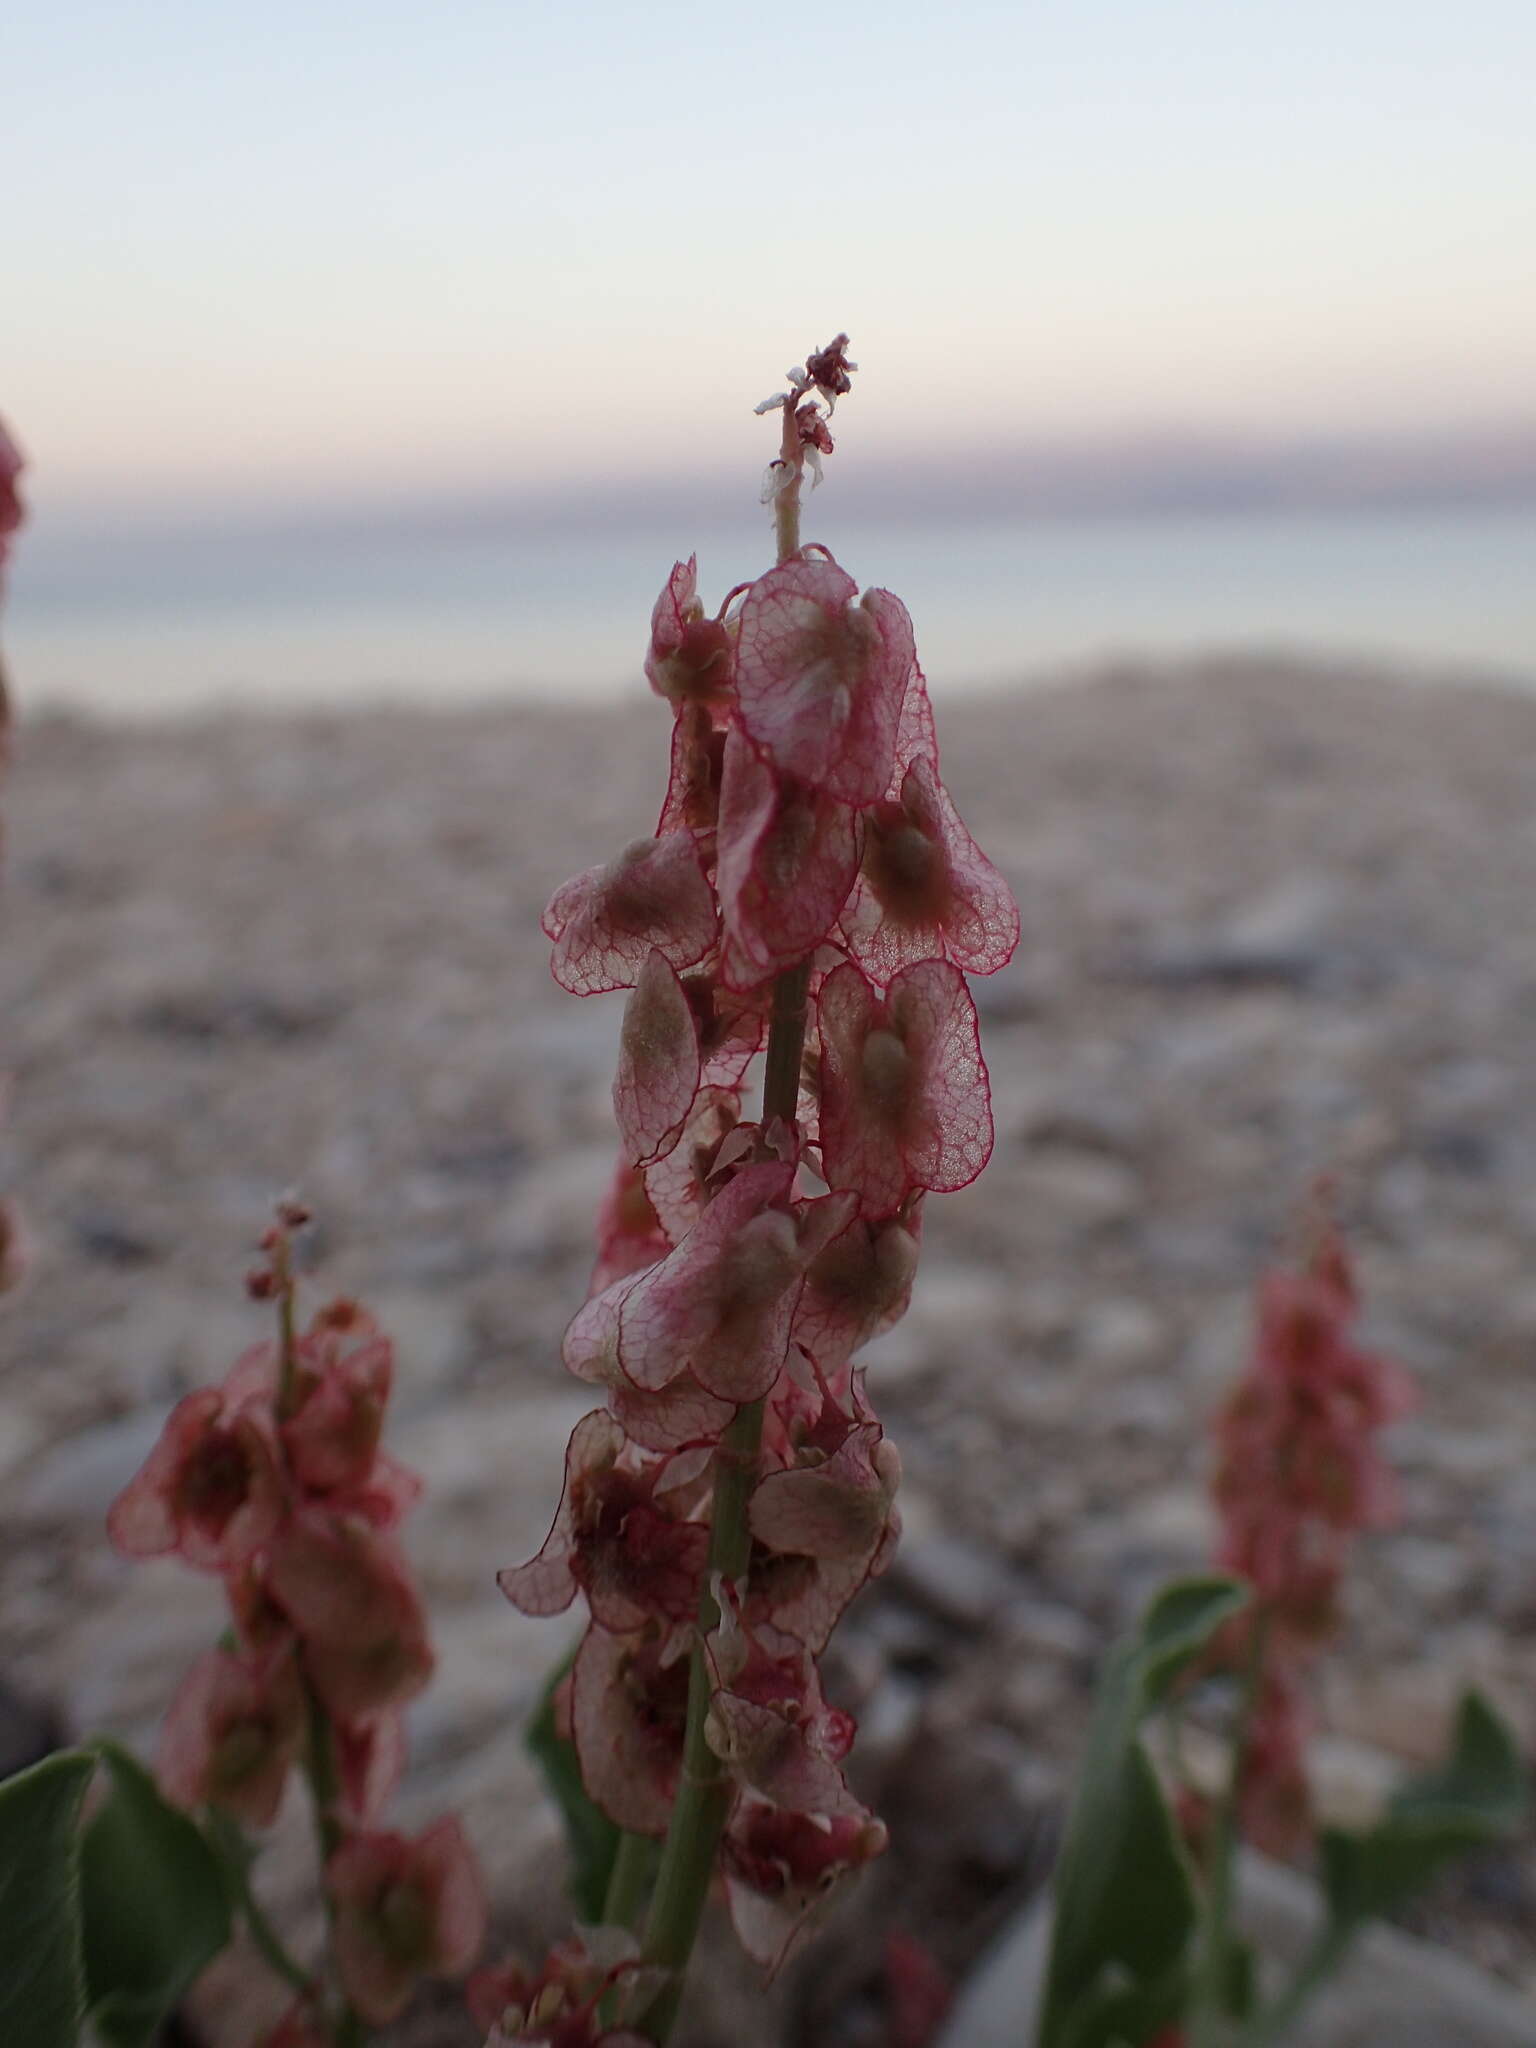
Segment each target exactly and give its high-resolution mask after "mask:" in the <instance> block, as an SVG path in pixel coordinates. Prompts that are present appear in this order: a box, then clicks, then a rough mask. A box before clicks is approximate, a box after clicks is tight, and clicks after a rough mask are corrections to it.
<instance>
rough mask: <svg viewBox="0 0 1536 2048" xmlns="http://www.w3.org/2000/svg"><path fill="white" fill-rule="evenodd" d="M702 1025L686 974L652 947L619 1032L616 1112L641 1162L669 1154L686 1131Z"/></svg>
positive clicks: (629, 1150)
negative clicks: (685, 978) (678, 970)
mask: <svg viewBox="0 0 1536 2048" xmlns="http://www.w3.org/2000/svg"><path fill="white" fill-rule="evenodd" d="M699 1081H700V1064H699V1028H698V1020H697V1018H696V1016H695V1014H694V1008H693V1004H692V1003H691V1002H690V1001H689V999H688V992H687V990H686V989H685V988H684V986H683V982H682V977H681V976H680V975H679V974H678V972H677V970H676V968H675V967H673V966H672V965H671V964H670V963H669V962H668V961H667V960H666V959H665V957H664V956H663V955H662V954H660V953H658V952H652V953H650V954H649V955H648V956H647V958H646V962H645V965H644V966H643V967H642V968H641V970H640V978H639V980H638V981H637V982H636V983H635V986H634V989H633V990H632V992H631V994H630V998H629V1001H628V1002H627V1003H626V1004H625V1005H624V1023H623V1027H622V1029H621V1031H620V1033H619V1063H618V1068H617V1071H616V1072H615V1074H614V1080H613V1113H614V1116H615V1117H616V1119H617V1120H618V1126H619V1137H620V1140H621V1142H622V1144H623V1147H624V1152H625V1156H626V1157H627V1158H629V1159H631V1160H633V1162H634V1163H635V1165H636V1166H650V1165H652V1164H653V1163H654V1162H655V1161H656V1160H658V1159H661V1158H664V1157H665V1156H666V1154H667V1153H668V1152H670V1151H671V1150H672V1147H673V1146H674V1145H675V1144H676V1143H677V1141H678V1138H679V1137H680V1136H681V1135H682V1131H683V1127H684V1125H685V1124H686V1123H687V1121H688V1116H689V1112H690V1111H691V1110H692V1108H693V1104H694V1099H695V1097H696V1096H697V1095H698V1092H699Z"/></svg>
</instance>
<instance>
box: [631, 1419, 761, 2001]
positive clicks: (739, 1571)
mask: <svg viewBox="0 0 1536 2048" xmlns="http://www.w3.org/2000/svg"><path fill="white" fill-rule="evenodd" d="M762 1434H763V1404H762V1402H761V1401H752V1402H749V1403H748V1405H747V1406H746V1407H745V1408H741V1409H738V1411H737V1413H736V1416H735V1419H734V1420H733V1421H732V1422H731V1424H730V1426H729V1428H728V1429H727V1430H726V1432H725V1435H724V1436H723V1437H722V1438H721V1441H720V1449H719V1451H718V1452H717V1453H716V1464H715V1496H714V1520H713V1527H712V1529H711V1531H710V1545H709V1570H708V1573H707V1576H706V1580H705V1587H704V1592H703V1595H702V1596H701V1598H700V1601H699V1615H698V1640H697V1641H696V1642H695V1644H694V1647H693V1654H692V1656H691V1657H690V1659H689V1664H688V1723H687V1728H686V1731H685V1733H684V1737H683V1767H682V1773H681V1777H680V1779H679V1783H678V1792H677V1799H676V1802H675V1804H674V1805H673V1808H672V1820H671V1825H670V1826H669V1828H668V1830H667V1840H666V1846H665V1847H664V1848H663V1850H662V1852H661V1868H660V1870H659V1871H658V1872H657V1874H656V1891H655V1894H654V1896H653V1897H652V1900H651V1911H650V1917H649V1918H648V1920H647V1921H646V1928H645V1945H644V1949H643V1951H642V1953H643V1956H644V1960H645V1961H646V1962H647V1963H649V1964H651V1965H652V1966H653V1967H655V1968H656V1969H660V1970H666V1971H668V1972H669V1973H670V1981H669V1982H668V1984H667V1986H666V1988H665V1989H664V1990H663V1991H662V1992H661V1993H660V1995H659V1996H658V1997H657V1999H656V2001H655V2003H654V2004H653V2005H652V2007H651V2009H650V2011H649V2012H648V2013H647V2014H646V2015H645V2018H644V2020H643V2022H642V2025H643V2026H644V2028H645V2030H646V2031H647V2032H648V2033H649V2035H650V2037H651V2039H652V2040H653V2041H656V2042H664V2041H665V2040H666V2038H667V2036H668V2034H669V2033H670V2032H671V2031H672V2023H673V2021H674V2020H675V2019H676V2018H677V2009H678V2006H679V2005H680V2004H681V2002H682V1995H683V1974H684V1972H685V1971H686V1969H687V1967H688V1958H689V1956H690V1955H691V1954H692V1953H693V1943H694V1937H695V1936H696V1935H697V1933H698V1931H699V1920H700V1917H701V1915H702V1914H703V1911H704V1901H705V1898H706V1897H707V1896H708V1892H709V1880H710V1874H711V1872H712V1871H713V1869H714V1865H715V1850H716V1848H717V1847H718V1846H719V1841H720V1836H721V1832H722V1830H723V1829H724V1827H725V1821H726V1815H727V1814H728V1813H729V1811H730V1805H731V1794H732V1790H733V1787H732V1784H731V1779H730V1774H729V1772H728V1771H727V1770H726V1768H725V1765H724V1764H723V1763H722V1762H721V1760H720V1758H719V1757H717V1756H716V1755H715V1753H714V1751H713V1750H712V1749H711V1748H710V1746H709V1738H708V1736H707V1735H706V1733H705V1723H706V1720H707V1718H708V1715H709V1698H710V1679H709V1664H708V1661H707V1659H706V1657H705V1654H704V1638H705V1637H706V1636H707V1635H708V1634H709V1632H710V1630H711V1629H713V1628H714V1626H715V1625H716V1623H717V1622H718V1621H719V1619H720V1610H719V1608H718V1607H717V1606H716V1605H715V1598H714V1594H713V1593H712V1592H711V1591H710V1590H709V1586H710V1582H711V1581H712V1580H713V1579H714V1577H715V1575H716V1573H719V1574H720V1576H721V1577H722V1578H727V1579H734V1580H736V1581H737V1582H738V1583H739V1582H740V1581H741V1579H742V1578H743V1577H744V1576H745V1573H746V1566H747V1558H748V1556H749V1554H750V1551H751V1540H752V1539H751V1535H750V1532H749V1531H748V1528H747V1502H748V1500H749V1499H750V1497H751V1492H752V1482H753V1480H754V1478H755V1477H756V1473H757V1453H758V1447H759V1445H760V1443H761V1441H762Z"/></svg>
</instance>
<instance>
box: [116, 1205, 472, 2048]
mask: <svg viewBox="0 0 1536 2048" xmlns="http://www.w3.org/2000/svg"><path fill="white" fill-rule="evenodd" d="M306 1220H307V1219H306V1217H305V1215H304V1212H303V1211H302V1210H300V1209H298V1208H296V1207H295V1206H293V1205H292V1204H285V1205H284V1206H283V1207H282V1208H281V1209H280V1211H279V1217H278V1221H277V1223H276V1224H275V1225H274V1226H273V1228H272V1229H271V1230H270V1231H269V1232H268V1233H267V1235H266V1237H265V1238H264V1239H263V1252H264V1254H265V1257H264V1259H263V1262H262V1263H261V1264H260V1265H259V1266H258V1267H256V1268H255V1270H254V1271H253V1272H252V1273H251V1274H250V1275H249V1277H248V1280H247V1287H248V1290H249V1291H250V1292H251V1293H252V1294H253V1295H254V1296H256V1297H258V1298H261V1299H269V1300H271V1301H273V1302H274V1303H275V1305H276V1308H277V1314H278V1326H279V1334H278V1335H277V1336H276V1337H275V1338H273V1339H272V1340H270V1341H268V1342H265V1343H261V1344H257V1345H255V1346H254V1347H253V1348H252V1349H250V1350H249V1351H247V1352H245V1353H244V1354H243V1355H242V1356H241V1357H240V1358H239V1359H237V1360H236V1362H235V1364H234V1366H233V1367H232V1368H231V1370H230V1372H229V1374H228V1376H227V1378H226V1379H225V1380H224V1382H223V1384H222V1385H221V1386H218V1387H209V1388H201V1389H199V1390H198V1391H197V1392H195V1393H191V1394H188V1395H187V1396H186V1397H185V1399H183V1400H182V1401H180V1402H179V1403H178V1404H177V1406H176V1407H175V1408H174V1409H173V1410H172V1412H171V1414H170V1416H169V1418H168V1420H167V1422H166V1425H165V1428H164V1431H163V1432H162V1434H161V1436H160V1439H159V1441H158V1443H157V1444H156V1445H155V1448H154V1450H153V1451H152V1452H151V1453H150V1456H149V1459H148V1461H147V1463H146V1464H145V1465H144V1467H143V1469H142V1471H140V1472H139V1473H138V1475H137V1476H136V1477H135V1478H134V1479H133V1480H132V1481H131V1482H130V1483H129V1485H128V1486H127V1487H126V1488H125V1489H124V1491H123V1492H122V1493H121V1494H120V1495H119V1496H118V1498H117V1500H116V1501H114V1503H113V1505H112V1508H111V1511H110V1513H109V1515H108V1519H107V1527H108V1531H109V1533H110V1535H111V1537H112V1541H113V1542H114V1544H115V1545H116V1546H117V1548H118V1549H119V1550H120V1551H122V1552H123V1553H124V1554H125V1555H127V1556H129V1557H139V1558H143V1557H161V1556H165V1555H168V1554H173V1553H174V1554H175V1555H176V1556H179V1557H180V1558H181V1559H182V1561H183V1562H184V1563H186V1564H188V1565H191V1566H192V1567H193V1568H194V1569H195V1570H198V1571H203V1572H212V1573H217V1574H218V1575H219V1576H220V1577H221V1578H222V1579H223V1582H224V1590H225V1593H226V1595H227V1597H228V1601H229V1610H230V1620H231V1623H232V1627H231V1631H230V1635H229V1637H228V1639H227V1647H220V1648H218V1649H213V1650H210V1651H208V1653H207V1654H206V1655H205V1656H203V1657H201V1658H199V1660H198V1661H197V1663H196V1664H194V1665H193V1667H192V1669H191V1671H190V1672H189V1673H188V1674H187V1676H186V1678H185V1679H184V1680H183V1682H182V1684H181V1687H180V1689H179V1690H178V1691H177V1693H176V1696H175V1698H174V1699H173V1701H172V1703H171V1706H170V1709H169V1712H168V1713H167V1715H166V1719H165V1723H164V1727H163V1729H162V1733H161V1741H160V1752H159V1759H158V1767H157V1768H158V1776H159V1779H160V1783H161V1786H162V1789H163V1790H164V1791H165V1793H166V1795H167V1797H169V1798H171V1799H174V1800H176V1801H177V1802H179V1803H180V1804H182V1805H184V1806H187V1807H191V1808H202V1807H212V1808H215V1809H218V1810H220V1811H222V1812H223V1813H225V1814H228V1815H230V1816H232V1817H233V1818H234V1819H235V1820H237V1821H239V1822H241V1823H243V1824H244V1825H246V1826H250V1827H255V1828H264V1827H269V1826H270V1825H271V1824H272V1822H273V1821H274V1820H275V1819H276V1817H277V1813H278V1808H279V1806H280V1804H281V1802H282V1798H283V1793H284V1790H285V1788H286V1786H287V1782H288V1778H289V1773H290V1771H291V1770H292V1768H293V1767H294V1766H295V1765H300V1766H302V1767H303V1768H304V1769H305V1771H306V1772H307V1774H308V1777H309V1781H310V1785H311V1789H312V1792H313V1795H314V1798H315V1801H316V1805H317V1807H318V1808H319V1813H320V1820H321V1826H322V1831H323V1834H324V1837H325V1840H326V1844H327V1851H328V1855H327V1862H326V1869H325V1888H326V1895H327V1899H328V1902H329V1905H330V1909H331V1913H332V1917H333V1930H334V1946H335V1956H336V1964H337V1969H338V1974H339V1977H340V1981H341V1986H342V1990H343V1992H344V1994H345V1996H346V1999H347V2000H348V2001H349V2002H350V2004H351V2006H352V2007H353V2008H354V2009H355V2010H356V2011H357V2012H358V2013H359V2014H361V2015H362V2016H363V2018H365V2019H367V2020H370V2021H375V2022H382V2021H385V2020H389V2019H392V2018H393V2017H394V2016H395V2015H396V2014H397V2013H398V2012H400V2011H401V2009H402V2008H403V2007H404V2005H405V2002H406V2000H407V1998H408V1997H409V1996H410V1993H411V1991H412V1989H413V1987H414V1985H415V1984H416V1982H417V1981H418V1979H420V1978H421V1977H423V1976H427V1975H436V1974H450V1975H451V1974H454V1973H456V1972H458V1971H460V1970H462V1969H464V1968H465V1967H466V1966H467V1965H468V1964H469V1963H470V1962H471V1961H472V1960H473V1958H474V1955H475V1952H476V1951H477V1950H478V1948H479V1946H480V1942H481V1938H482V1935H483V1932H484V1922H485V1906H484V1902H483V1899H482V1896H481V1887H480V1878H479V1873H478V1870H477V1867H476V1864H475V1861H474V1857H473V1853H472V1852H471V1850H470V1848H469V1844H468V1842H467V1841H466V1839H465V1837H464V1834H463V1832H462V1829H461V1828H460V1825H459V1823H458V1821H457V1820H443V1821H439V1822H438V1823H437V1824H436V1825H435V1826H433V1827H430V1828H428V1829H427V1831H426V1832H425V1833H424V1834H422V1835H420V1836H418V1837H417V1838H415V1839H414V1840H412V1839H408V1838H407V1837H405V1836H403V1835H399V1834H391V1833H387V1832H383V1831H382V1830H380V1829H379V1828H378V1826H377V1823H378V1820H379V1817H380V1815H381V1813H382V1811H383V1809H384V1807H385V1806H386V1805H387V1803H388V1801H389V1799H390V1797H391V1795H392V1793H393V1791H394V1788H395V1785H396V1783H397V1781H398V1779H399V1776H400V1772H401V1769H402V1767H403V1764H404V1761H405V1735H404V1727H403V1721H402V1710H403V1708H404V1707H405V1705H406V1703H407V1701H409V1700H411V1699H413V1698H414V1697H415V1696H416V1695H417V1694H418V1693H419V1692H420V1691H421V1690H422V1688H423V1687H424V1686H425V1685H426V1683H427V1681H428V1679H429V1678H430V1677H431V1675H432V1665H433V1659H432V1650H431V1646H430V1644H429V1642H428V1639H427V1624H426V1617H425V1615H424V1614H423V1611H422V1606H421V1600H420V1596H419V1594H418V1593H417V1590H416V1587H415V1584H414V1583H413V1580H412V1577H411V1572H410V1567H409V1565H408V1563H407V1561H406V1557H405V1554H404V1552H403V1550H402V1549H401V1547H400V1544H399V1541H398V1539H397V1537H396V1534H395V1531H396V1530H397V1528H398V1527H399V1524H400V1522H401V1520H402V1518H403V1516H404V1515H405V1513H406V1511H407V1510H408V1509H409V1508H410V1507H411V1506H412V1504H413V1503H414V1502H415V1500H416V1498H417V1496H418V1494H419V1493H420V1490H421V1489H420V1482H419V1481H418V1480H417V1478H416V1477H415V1475H414V1474H413V1473H411V1472H408V1471H407V1470H406V1469H405V1468H404V1467H403V1466H401V1465H399V1464H397V1463H396V1462H395V1461H394V1459H392V1458H391V1457H390V1456H389V1454H388V1453H387V1452H386V1451H385V1450H383V1449H382V1447H381V1442H380V1439H381V1435H382V1430H383V1424H384V1415H385V1409H386V1406H387V1404H388V1401H389V1394H390V1387H391V1383H392V1380H393V1377H394V1352H393V1348H392V1346H391V1344H390V1341H389V1339H388V1338H387V1337H386V1336H384V1335H383V1334H382V1333H381V1332H380V1330H379V1328H378V1326H377V1324H376V1323H375V1322H374V1320H373V1318H372V1317H371V1316H370V1315H369V1314H368V1312H367V1310H366V1309H364V1308H362V1307H360V1306H359V1304H358V1303H357V1302H355V1301H349V1300H339V1301H333V1302H331V1303H329V1304H328V1305H327V1306H326V1307H324V1308H321V1309H320V1310H319V1311H318V1313H317V1314H316V1315H315V1316H314V1317H313V1319H312V1320H311V1321H310V1323H309V1326H308V1328H307V1329H305V1330H303V1331H302V1332H300V1331H298V1330H297V1329H296V1327H295V1323H294V1292H295V1289H294V1280H293V1272H292V1237H293V1233H294V1232H295V1231H296V1230H297V1229H299V1228H300V1227H301V1226H302V1225H303V1223H304V1222H305V1221H306ZM285 2025H286V2027H287V2030H288V2031H287V2033H282V2032H280V2033H279V2036H278V2039H279V2040H280V2041H282V2040H288V2039H290V2038H292V2039H294V2040H296V2041H302V2040H303V2039H304V2038H305V2029H306V2028H309V2027H311V2018H310V2016H309V2014H308V2013H307V2012H306V2010H305V2009H304V2007H303V2006H301V2008H300V2009H299V2010H297V2011H296V2012H295V2013H294V2014H292V2015H290V2017H289V2020H288V2021H287V2022H285ZM318 2038H322V2039H323V2038H326V2037H325V2036H324V2035H320V2036H318Z"/></svg>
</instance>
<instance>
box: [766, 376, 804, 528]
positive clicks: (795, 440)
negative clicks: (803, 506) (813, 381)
mask: <svg viewBox="0 0 1536 2048" xmlns="http://www.w3.org/2000/svg"><path fill="white" fill-rule="evenodd" d="M779 460H780V461H781V462H783V463H786V464H787V465H788V468H789V481H788V483H786V484H785V486H784V488H783V489H782V490H781V491H780V492H778V494H777V495H776V496H775V498H774V501H773V535H774V539H775V541H776V542H777V543H778V550H779V560H780V561H781V562H787V561H788V560H789V558H790V556H791V555H797V554H798V553H799V552H800V485H801V481H802V477H803V474H804V467H805V463H804V457H803V456H802V455H801V453H800V437H799V435H798V434H797V433H796V431H795V400H794V396H793V394H791V395H790V397H788V398H787V399H786V400H785V401H784V435H783V439H782V440H781V441H780V443H779Z"/></svg>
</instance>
